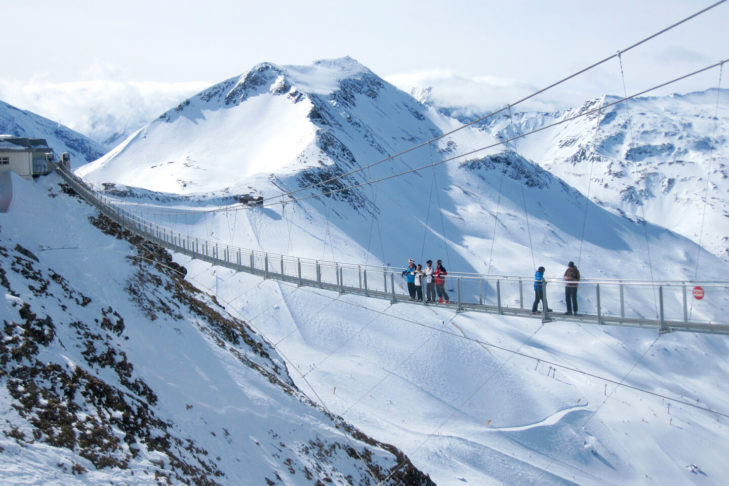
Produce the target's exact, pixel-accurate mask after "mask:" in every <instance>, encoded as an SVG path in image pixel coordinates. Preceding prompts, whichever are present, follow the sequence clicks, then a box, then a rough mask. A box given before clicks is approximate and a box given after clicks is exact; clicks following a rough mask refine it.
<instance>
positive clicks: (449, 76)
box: [387, 69, 574, 115]
mask: <svg viewBox="0 0 729 486" xmlns="http://www.w3.org/2000/svg"><path fill="white" fill-rule="evenodd" d="M387 81H389V82H390V83H392V84H394V85H395V86H397V87H398V88H400V89H402V90H403V91H406V92H408V93H411V94H413V95H415V96H416V98H419V99H421V101H426V100H427V101H430V102H432V103H433V104H435V105H436V106H440V107H448V108H453V109H456V110H458V111H459V112H461V113H463V114H466V115H469V114H473V113H479V114H480V113H484V112H485V111H491V110H494V109H499V108H503V107H504V106H506V105H507V104H512V103H514V102H516V101H517V100H520V99H522V98H524V97H526V96H528V95H530V94H532V93H534V92H536V91H537V90H538V89H539V87H537V86H533V85H531V84H529V83H526V82H523V81H520V80H517V79H508V78H502V77H497V76H488V75H483V76H474V77H468V76H463V75H461V74H458V73H454V72H452V71H449V70H444V69H432V70H422V71H414V72H409V73H400V74H394V75H391V76H387ZM423 98H425V99H423ZM572 101H573V102H574V100H572ZM564 104H565V102H563V101H560V100H558V99H556V98H553V97H547V96H541V97H540V98H538V99H534V100H529V101H528V102H525V103H523V104H520V105H519V108H518V109H519V110H520V111H526V110H528V111H551V110H554V109H555V108H557V107H560V106H563V105H564Z"/></svg>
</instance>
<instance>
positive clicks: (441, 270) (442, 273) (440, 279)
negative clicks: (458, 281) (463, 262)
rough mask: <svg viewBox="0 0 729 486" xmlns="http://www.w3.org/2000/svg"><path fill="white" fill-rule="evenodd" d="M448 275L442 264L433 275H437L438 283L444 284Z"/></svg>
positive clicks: (436, 280) (436, 282) (436, 281)
mask: <svg viewBox="0 0 729 486" xmlns="http://www.w3.org/2000/svg"><path fill="white" fill-rule="evenodd" d="M446 275H448V272H446V269H445V267H444V266H442V265H441V266H440V267H438V268H436V269H435V273H434V274H433V276H434V277H435V284H436V285H443V284H444V283H445V276H446Z"/></svg>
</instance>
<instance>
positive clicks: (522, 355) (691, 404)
mask: <svg viewBox="0 0 729 486" xmlns="http://www.w3.org/2000/svg"><path fill="white" fill-rule="evenodd" d="M125 254H126V253H125ZM131 258H135V259H141V260H145V261H148V262H151V263H155V264H156V265H160V266H163V267H165V268H168V269H170V270H172V271H174V272H176V273H178V274H179V275H181V276H182V277H185V274H184V273H182V272H180V270H179V269H176V268H173V267H170V266H167V265H165V264H163V263H160V262H157V261H155V260H151V259H148V258H145V257H142V256H139V255H137V256H131ZM188 278H193V279H194V278H195V277H190V276H188ZM282 285H290V286H291V285H293V284H289V283H287V282H282ZM301 290H303V291H307V292H311V290H309V289H306V288H304V287H302V288H301ZM317 295H319V296H322V297H327V298H330V297H328V296H326V295H324V294H318V293H317ZM332 300H339V299H332ZM340 302H342V303H345V304H347V305H350V306H353V307H358V308H360V309H365V310H368V311H371V312H376V313H380V314H382V315H385V316H387V317H391V318H394V319H397V320H401V321H403V322H407V323H410V324H413V325H417V326H420V327H425V328H428V329H431V330H434V331H437V332H441V333H443V334H447V335H450V336H454V337H457V338H459V339H464V340H468V341H472V342H474V343H477V344H479V345H480V346H488V347H491V348H494V349H499V350H501V351H504V352H507V353H511V354H514V355H518V356H521V357H524V358H527V359H532V360H535V361H540V362H543V363H546V364H549V365H551V366H554V367H555V368H561V369H563V370H567V371H571V372H574V373H578V374H582V375H584V376H589V377H591V378H595V379H597V380H600V381H605V382H607V383H613V384H620V386H623V387H625V388H630V389H633V390H636V391H639V392H642V393H645V394H648V395H652V396H655V397H658V398H662V399H665V400H668V401H672V402H675V403H679V404H682V405H686V406H689V407H693V408H696V409H698V410H702V411H704V412H709V413H712V414H716V415H719V416H722V417H725V418H729V413H724V412H719V411H716V410H712V409H710V408H708V407H702V406H700V405H698V404H695V403H691V402H688V401H685V400H682V399H678V398H675V397H669V396H667V395H663V394H660V393H657V392H653V391H650V390H646V389H643V388H640V387H637V386H633V385H627V384H625V383H620V382H617V381H615V380H613V379H611V378H606V377H603V376H600V375H597V374H595V373H591V372H587V371H584V370H581V369H579V368H574V367H571V366H567V365H562V364H559V363H556V362H552V361H549V360H545V359H542V358H538V357H536V356H532V355H528V354H526V353H521V352H519V351H518V350H517V351H514V350H511V349H508V348H505V347H503V346H499V345H497V344H493V343H490V342H488V341H483V340H480V339H475V338H469V337H467V336H464V335H462V334H458V333H455V332H450V331H446V330H443V329H438V328H436V327H433V326H429V325H427V324H423V323H421V322H418V321H414V320H410V319H406V318H404V317H400V316H395V315H391V314H387V313H385V312H383V311H379V310H377V309H372V308H370V307H367V306H364V305H360V304H355V303H351V302H347V301H344V300H340ZM696 401H697V402H698V400H696Z"/></svg>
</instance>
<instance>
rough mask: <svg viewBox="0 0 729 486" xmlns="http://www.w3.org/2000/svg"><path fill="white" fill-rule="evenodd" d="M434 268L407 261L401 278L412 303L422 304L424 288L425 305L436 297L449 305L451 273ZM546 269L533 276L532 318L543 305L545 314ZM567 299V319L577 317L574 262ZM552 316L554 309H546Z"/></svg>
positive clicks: (440, 264) (569, 269)
mask: <svg viewBox="0 0 729 486" xmlns="http://www.w3.org/2000/svg"><path fill="white" fill-rule="evenodd" d="M435 265H436V266H435V268H433V260H428V261H427V262H425V268H423V266H422V265H420V264H419V263H418V264H416V263H415V261H414V260H413V259H412V258H410V259H409V260H408V268H406V269H405V270H403V272H402V276H403V277H405V279H406V280H407V283H408V293H409V294H410V300H417V301H420V302H422V301H423V286H425V302H435V299H436V294H437V296H438V303H439V304H443V303H446V304H448V303H449V302H450V297H449V296H448V293H447V292H446V289H445V279H446V275H448V272H447V271H446V269H445V267H444V266H443V262H442V261H441V260H436V262H435ZM544 272H545V268H544V267H539V268H538V269H537V272H536V273H535V274H534V304H532V314H537V309H538V307H539V303H540V302H541V303H542V310H544V305H545V300H544V286H545V280H544ZM564 280H565V287H564V298H565V301H566V302H567V312H565V315H577V286H578V285H579V284H578V282H579V281H580V271H579V270H578V269H577V266H576V265H575V262H569V263H568V264H567V270H565V272H564ZM547 311H548V312H552V309H547Z"/></svg>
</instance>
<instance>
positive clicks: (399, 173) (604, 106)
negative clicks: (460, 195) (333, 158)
mask: <svg viewBox="0 0 729 486" xmlns="http://www.w3.org/2000/svg"><path fill="white" fill-rule="evenodd" d="M727 61H729V59H724V60H722V61H719V62H717V63H714V64H711V65H709V66H706V67H703V68H701V69H698V70H696V71H693V72H690V73H688V74H684V75H682V76H679V77H678V78H674V79H672V80H670V81H666V82H664V83H661V84H658V85H655V86H653V87H651V88H647V89H644V90H642V91H639V92H637V93H634V94H632V95H630V96H627V97H625V98H620V99H618V100H616V101H613V102H611V103H608V104H606V105H603V106H601V107H599V108H594V109H592V110H587V111H585V112H582V113H578V114H576V115H573V116H570V117H566V118H563V119H561V120H559V121H556V122H554V123H550V124H548V125H544V126H542V127H539V128H535V129H534V130H531V131H528V132H524V133H521V134H519V135H514V136H512V137H511V138H508V139H506V140H501V141H498V142H494V143H492V144H490V145H486V146H483V147H480V148H476V149H473V150H470V151H468V152H464V153H462V154H459V155H454V156H452V157H448V158H445V159H443V160H440V161H438V162H433V163H428V164H426V165H422V166H420V167H415V168H413V169H408V170H405V171H402V172H397V173H395V174H390V175H387V176H384V177H381V178H379V179H373V180H368V181H364V182H359V183H357V184H352V185H350V186H346V187H340V188H337V189H331V190H329V191H326V192H322V193H318V194H312V195H309V196H303V197H299V198H298V199H297V200H299V201H302V200H306V199H312V198H318V197H321V196H329V195H331V194H336V193H338V192H342V191H347V190H351V189H355V188H358V187H362V186H368V185H371V184H377V183H380V182H383V181H386V180H390V179H394V178H396V177H401V176H404V175H408V174H412V173H414V172H418V171H421V170H423V169H426V168H429V167H432V166H436V165H441V164H445V163H448V162H452V161H453V160H457V159H461V158H463V157H467V156H469V155H474V154H476V153H479V152H483V151H484V150H488V149H492V148H494V147H498V146H500V145H506V144H508V143H510V142H513V141H515V140H518V139H520V138H524V137H527V136H529V135H533V134H535V133H539V132H542V131H544V130H548V129H550V128H553V127H556V126H559V125H563V124H565V123H567V122H571V121H573V120H576V119H578V118H581V117H584V116H589V115H592V114H593V113H597V112H598V111H600V110H604V109H606V108H610V107H611V106H615V105H618V104H620V103H624V102H626V101H630V100H632V99H634V98H637V97H639V96H642V95H644V94H646V93H649V92H651V91H655V90H657V89H661V88H664V87H666V86H669V85H671V84H674V83H677V82H679V81H683V80H684V79H687V78H690V77H692V76H696V75H698V74H701V73H703V72H705V71H708V70H710V69H713V68H715V67H717V66H720V65H722V64H723V63H725V62H727ZM504 109H506V108H504ZM277 204H278V203H277V202H276V201H273V202H270V203H268V204H266V203H264V204H263V205H264V206H265V207H269V206H275V205H277Z"/></svg>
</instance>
